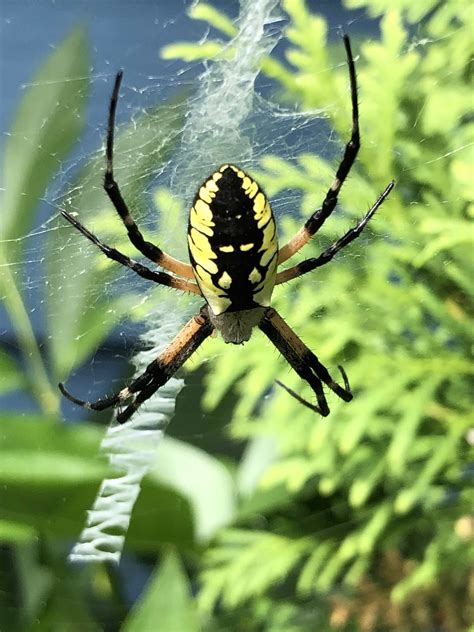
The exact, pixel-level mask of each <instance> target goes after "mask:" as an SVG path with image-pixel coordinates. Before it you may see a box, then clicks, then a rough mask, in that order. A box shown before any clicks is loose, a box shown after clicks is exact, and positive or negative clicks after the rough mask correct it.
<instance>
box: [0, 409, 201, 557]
mask: <svg viewBox="0 0 474 632" xmlns="http://www.w3.org/2000/svg"><path fill="white" fill-rule="evenodd" d="M103 432H104V431H103V429H102V428H100V427H95V426H92V425H83V424H81V425H72V424H69V425H63V424H58V423H57V421H56V420H54V419H47V418H45V417H40V416H29V417H22V416H20V415H18V416H14V415H12V416H8V415H1V416H0V452H1V454H2V458H1V459H0V520H2V521H3V520H6V521H8V522H14V523H17V524H18V525H24V526H25V527H32V528H36V529H39V530H41V531H42V532H43V533H44V534H46V535H48V536H49V537H61V538H63V537H68V538H77V537H78V535H79V533H80V531H81V530H82V528H83V527H84V524H85V518H86V511H87V509H89V508H90V507H91V505H92V503H93V501H94V498H95V496H96V494H97V492H98V489H99V485H100V483H101V482H102V479H103V478H104V477H105V476H110V475H111V472H110V470H109V468H108V467H107V466H106V463H105V459H104V457H103V456H101V455H100V453H99V443H100V440H101V438H102V435H103ZM112 475H114V474H112ZM115 475H116V474H115ZM169 478H170V479H171V478H172V477H171V476H169ZM163 516H166V520H163ZM127 542H128V543H129V545H130V546H131V547H132V548H133V547H135V548H136V549H137V550H141V551H150V550H157V549H158V548H159V547H160V546H162V544H163V542H171V543H180V544H182V543H186V544H188V545H190V544H192V543H193V518H192V513H191V509H190V506H189V503H188V502H187V500H186V498H185V497H183V496H182V495H181V494H180V493H177V492H176V491H174V490H173V489H172V488H171V485H167V484H164V483H163V482H162V481H160V480H158V478H157V477H155V478H151V479H147V480H146V481H145V482H144V483H143V486H142V491H141V494H140V497H139V499H138V501H137V504H136V506H135V511H134V514H133V519H132V524H131V526H130V535H129V538H128V540H127Z"/></svg>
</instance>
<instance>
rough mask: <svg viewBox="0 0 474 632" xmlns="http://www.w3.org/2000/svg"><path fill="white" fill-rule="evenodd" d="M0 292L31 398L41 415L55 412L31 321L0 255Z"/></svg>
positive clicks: (55, 399)
mask: <svg viewBox="0 0 474 632" xmlns="http://www.w3.org/2000/svg"><path fill="white" fill-rule="evenodd" d="M0 288H1V291H2V294H3V297H4V301H5V307H6V310H7V312H8V315H9V317H10V321H11V323H12V326H13V329H14V331H15V334H16V337H17V340H18V343H19V345H20V348H21V351H22V354H23V356H24V358H25V360H26V363H27V365H28V379H29V382H30V385H31V389H32V392H33V395H34V396H35V398H36V400H37V401H38V403H39V405H40V407H41V410H42V412H43V413H45V414H53V415H55V414H57V413H58V412H59V395H58V394H57V393H56V390H55V389H53V388H52V386H51V383H50V381H49V378H48V374H47V372H46V368H45V366H44V362H43V358H42V357H41V353H40V350H39V347H38V343H37V340H36V337H35V334H34V331H33V327H32V326H31V321H30V318H29V315H28V312H27V310H26V307H25V304H24V303H23V299H22V296H21V294H20V292H19V291H18V288H17V286H16V284H15V279H14V277H13V275H12V273H11V270H10V267H9V265H8V263H7V262H6V261H5V259H4V257H3V256H2V254H0Z"/></svg>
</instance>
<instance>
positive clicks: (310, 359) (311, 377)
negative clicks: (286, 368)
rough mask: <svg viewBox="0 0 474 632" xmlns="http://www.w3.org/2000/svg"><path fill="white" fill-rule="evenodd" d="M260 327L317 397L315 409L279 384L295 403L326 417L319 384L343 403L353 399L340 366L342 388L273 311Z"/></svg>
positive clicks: (326, 410)
mask: <svg viewBox="0 0 474 632" xmlns="http://www.w3.org/2000/svg"><path fill="white" fill-rule="evenodd" d="M259 327H260V329H261V330H262V331H263V333H264V334H265V335H266V336H267V337H268V338H269V339H270V340H271V342H272V343H273V344H274V345H275V347H276V348H277V349H278V350H279V351H280V353H281V354H282V355H283V357H284V358H285V359H286V360H287V362H288V363H289V364H290V366H291V367H292V368H293V369H294V370H295V371H296V373H297V374H298V375H299V376H300V377H301V378H302V379H303V380H305V381H306V382H308V384H309V385H310V386H311V388H312V389H313V391H314V393H315V395H316V399H317V401H318V406H315V405H313V404H310V403H309V402H306V400H303V398H302V397H300V396H299V395H297V394H296V393H295V392H294V391H292V390H291V389H290V388H288V387H287V386H285V385H283V384H281V382H279V384H280V385H281V386H283V388H285V389H286V390H287V391H288V393H290V395H293V396H294V397H296V399H297V400H298V401H300V402H301V403H303V404H305V405H306V406H308V408H311V410H314V411H315V412H317V413H319V414H320V415H323V417H326V416H327V415H329V407H328V405H327V401H326V397H325V395H324V391H323V387H322V382H324V383H325V384H326V385H327V386H329V388H330V389H331V390H332V391H334V393H336V395H338V396H339V397H340V398H341V399H343V400H344V401H346V402H349V401H350V400H351V399H352V393H351V390H350V386H349V381H348V379H347V376H346V374H345V372H344V369H342V367H339V369H340V371H341V374H342V377H343V380H344V387H342V386H340V385H339V384H338V383H337V382H335V381H334V380H333V379H332V377H331V376H330V374H329V372H328V370H327V369H326V367H324V366H323V365H322V364H321V362H320V361H319V360H318V358H317V356H316V355H315V354H314V353H313V352H312V351H310V350H309V349H308V347H307V346H306V345H305V344H304V343H303V342H302V341H301V340H300V338H298V336H297V335H296V334H295V333H294V331H293V330H292V329H291V328H290V327H289V326H288V325H287V324H286V323H285V321H284V320H283V318H282V317H281V316H280V315H279V314H278V313H277V312H276V310H274V309H273V308H267V310H266V311H265V315H264V317H263V319H262V321H261V322H260V325H259Z"/></svg>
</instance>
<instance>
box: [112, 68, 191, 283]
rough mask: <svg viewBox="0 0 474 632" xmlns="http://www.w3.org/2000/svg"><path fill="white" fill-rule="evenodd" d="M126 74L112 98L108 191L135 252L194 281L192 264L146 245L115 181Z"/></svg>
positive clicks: (118, 77)
mask: <svg viewBox="0 0 474 632" xmlns="http://www.w3.org/2000/svg"><path fill="white" fill-rule="evenodd" d="M122 77H123V72H122V71H120V72H118V73H117V75H116V77H115V84H114V89H113V91H112V97H111V99H110V105H109V118H108V124H107V145H106V160H107V166H106V170H105V176H104V189H105V192H106V193H107V195H108V196H109V198H110V201H111V202H112V204H113V205H114V206H115V209H116V211H117V213H118V214H119V216H120V218H121V220H122V222H123V224H124V226H125V228H126V229H127V232H128V237H129V239H130V241H131V242H132V244H133V245H134V246H135V248H136V249H137V250H138V251H139V252H141V253H142V254H143V255H145V257H147V258H148V259H150V260H151V261H153V262H154V263H156V264H157V265H159V266H161V267H162V268H165V269H166V270H168V271H170V272H174V273H175V274H179V275H180V276H182V277H184V278H186V279H193V280H194V274H193V270H192V268H191V266H190V265H189V264H188V263H183V262H182V261H179V260H178V259H175V258H174V257H171V256H170V255H167V254H166V253H165V252H163V250H161V248H158V246H155V244H152V243H151V242H149V241H146V240H145V239H144V237H143V235H142V233H141V232H140V230H139V228H138V226H137V225H136V223H135V220H134V219H133V217H132V215H131V213H130V211H129V210H128V207H127V204H126V203H125V200H124V199H123V197H122V194H121V192H120V189H119V186H118V184H117V182H116V181H115V178H114V166H113V165H114V129H115V113H116V111H117V102H118V97H119V90H120V84H121V83H122Z"/></svg>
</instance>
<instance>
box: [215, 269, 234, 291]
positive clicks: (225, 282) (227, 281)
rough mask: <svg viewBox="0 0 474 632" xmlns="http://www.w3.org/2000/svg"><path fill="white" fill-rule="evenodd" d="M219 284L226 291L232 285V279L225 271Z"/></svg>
mask: <svg viewBox="0 0 474 632" xmlns="http://www.w3.org/2000/svg"><path fill="white" fill-rule="evenodd" d="M217 283H218V284H219V285H220V287H222V288H224V290H227V289H229V288H230V286H231V284H232V278H231V276H230V275H229V274H228V273H227V272H225V271H224V272H223V273H222V276H221V277H220V279H219V280H218V281H217Z"/></svg>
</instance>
